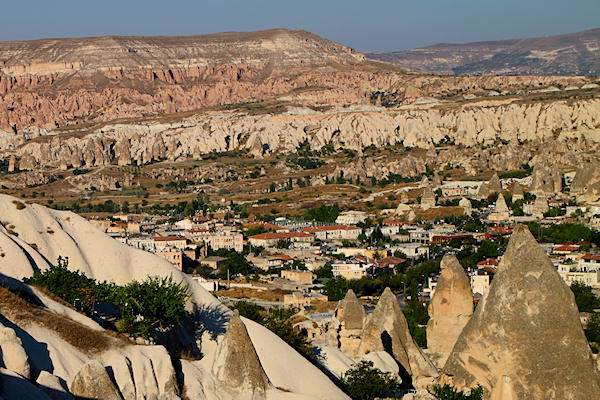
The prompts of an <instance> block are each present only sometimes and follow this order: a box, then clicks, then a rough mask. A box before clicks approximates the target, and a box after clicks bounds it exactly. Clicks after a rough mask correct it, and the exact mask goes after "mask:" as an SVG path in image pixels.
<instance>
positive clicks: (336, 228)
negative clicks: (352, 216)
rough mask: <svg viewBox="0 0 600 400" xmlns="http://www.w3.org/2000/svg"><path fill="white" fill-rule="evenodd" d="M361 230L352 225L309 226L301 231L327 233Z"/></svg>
mask: <svg viewBox="0 0 600 400" xmlns="http://www.w3.org/2000/svg"><path fill="white" fill-rule="evenodd" d="M357 229H358V230H360V228H359V227H358V226H350V225H328V226H309V227H308V228H302V229H300V230H301V231H302V232H327V231H354V230H357Z"/></svg>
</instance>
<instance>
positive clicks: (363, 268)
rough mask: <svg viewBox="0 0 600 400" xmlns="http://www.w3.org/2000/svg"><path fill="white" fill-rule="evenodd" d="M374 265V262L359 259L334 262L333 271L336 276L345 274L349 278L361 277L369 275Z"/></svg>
mask: <svg viewBox="0 0 600 400" xmlns="http://www.w3.org/2000/svg"><path fill="white" fill-rule="evenodd" d="M373 267H374V264H371V263H362V262H360V261H358V260H356V261H347V262H343V263H337V264H332V265H331V272H332V273H333V276H334V277H337V276H343V277H344V278H346V279H348V280H350V279H360V278H362V277H365V276H367V275H368V274H369V271H370V270H372V268H373Z"/></svg>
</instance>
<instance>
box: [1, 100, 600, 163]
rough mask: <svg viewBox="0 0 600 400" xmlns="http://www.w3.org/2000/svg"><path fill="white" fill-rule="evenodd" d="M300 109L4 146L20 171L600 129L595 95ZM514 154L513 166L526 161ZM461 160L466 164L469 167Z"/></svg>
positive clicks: (582, 133) (581, 137)
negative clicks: (452, 105) (424, 106)
mask: <svg viewBox="0 0 600 400" xmlns="http://www.w3.org/2000/svg"><path fill="white" fill-rule="evenodd" d="M301 110H304V111H306V113H303V112H301V111H300V110H299V109H294V110H291V111H290V112H289V113H287V114H281V115H274V114H266V115H250V114H248V113H239V112H222V111H213V112H209V113H204V114H201V115H195V116H192V117H190V118H186V119H183V120H180V121H177V122H170V123H166V122H163V123H153V122H151V121H150V122H147V123H143V124H113V125H106V126H103V127H101V128H98V129H96V130H93V131H92V132H90V133H87V134H78V135H50V136H48V135H45V136H41V137H37V138H34V139H32V140H29V141H24V140H23V138H22V137H20V136H19V135H17V134H10V133H6V134H5V135H4V138H5V141H4V143H3V144H2V145H3V148H2V149H3V150H5V151H6V150H8V151H10V152H11V153H13V152H14V154H16V155H17V157H18V158H19V160H20V161H19V168H20V169H33V168H35V167H36V166H38V165H49V166H54V167H61V166H63V168H66V167H80V166H84V165H85V166H90V167H91V166H105V165H110V164H118V165H128V164H144V163H146V162H149V161H153V160H162V159H168V160H182V159H185V158H197V157H199V156H200V155H202V154H207V153H211V152H224V151H233V150H243V151H245V152H247V153H249V154H252V155H254V156H255V157H262V156H263V155H265V154H268V153H272V152H279V151H281V152H294V151H296V150H297V148H298V147H299V146H300V145H305V144H308V145H309V147H310V148H312V149H314V150H317V149H321V148H322V147H323V146H326V145H332V146H333V147H334V148H345V149H351V150H354V151H357V152H361V151H362V150H363V149H364V148H365V147H368V146H371V145H373V146H376V147H382V146H386V145H395V144H403V145H404V146H407V147H421V148H433V147H434V145H436V144H439V143H444V142H450V143H454V144H457V145H464V146H475V145H486V144H491V143H494V142H496V141H507V142H514V143H517V142H524V141H552V140H555V139H557V140H558V141H564V140H575V139H577V140H578V141H581V142H582V143H588V145H584V147H588V146H590V145H592V144H593V143H595V142H596V137H597V135H596V134H597V133H598V132H599V131H600V101H599V100H587V101H580V102H575V103H571V104H570V103H567V102H564V101H560V102H553V103H548V104H533V105H525V104H509V105H502V106H490V107H478V108H473V107H462V108H458V109H453V110H442V109H438V108H432V109H428V110H399V111H386V110H378V111H374V110H373V109H372V108H370V109H366V110H365V111H350V112H343V110H337V111H336V112H327V113H321V112H314V111H313V112H310V110H307V109H301ZM448 156H450V157H451V156H452V155H448ZM451 158H452V157H451ZM516 158H517V160H516V162H517V164H516V165H515V167H516V168H518V166H519V165H520V163H523V162H526V161H527V159H524V160H521V159H520V158H519V157H516ZM567 161H568V160H567ZM408 164H413V165H408ZM408 164H407V165H405V166H404V167H406V168H404V167H403V168H401V169H405V170H415V172H419V171H420V170H424V165H419V163H418V162H413V163H408ZM464 164H465V165H464V167H465V169H469V168H470V167H469V165H468V163H466V162H465V163H464ZM350 174H351V173H350Z"/></svg>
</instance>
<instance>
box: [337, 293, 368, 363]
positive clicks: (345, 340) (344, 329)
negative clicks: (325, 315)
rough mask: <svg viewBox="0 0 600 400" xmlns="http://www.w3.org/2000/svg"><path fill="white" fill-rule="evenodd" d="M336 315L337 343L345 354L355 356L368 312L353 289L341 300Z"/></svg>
mask: <svg viewBox="0 0 600 400" xmlns="http://www.w3.org/2000/svg"><path fill="white" fill-rule="evenodd" d="M335 316H336V317H337V319H338V321H339V326H337V328H336V332H337V342H338V343H337V344H338V346H339V348H340V350H341V351H342V352H343V353H344V354H346V355H347V356H349V357H351V358H354V357H356V355H357V353H358V349H359V346H360V339H361V336H360V334H361V331H362V328H363V324H364V321H365V317H366V313H365V309H364V307H363V305H362V304H361V303H360V301H359V300H358V298H357V297H356V294H354V291H353V290H352V289H350V290H348V292H347V293H346V297H344V299H343V300H341V301H340V302H339V304H338V306H337V308H336V310H335Z"/></svg>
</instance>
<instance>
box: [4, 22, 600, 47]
mask: <svg viewBox="0 0 600 400" xmlns="http://www.w3.org/2000/svg"><path fill="white" fill-rule="evenodd" d="M279 29H281V30H288V31H296V30H303V31H307V32H310V33H313V34H315V35H318V36H319V37H321V38H323V39H327V40H330V41H333V42H336V43H338V44H341V45H344V46H347V47H352V48H353V49H354V50H355V51H358V52H360V53H394V52H403V51H408V50H412V49H418V48H425V47H430V46H439V45H466V44H471V43H482V42H496V41H504V40H518V39H536V38H544V37H551V36H563V35H570V34H577V33H581V32H585V31H592V30H597V29H600V26H598V27H594V28H589V29H583V30H580V31H575V32H562V33H551V34H548V35H542V36H528V37H505V38H499V39H486V40H470V41H463V42H436V43H429V44H425V45H422V46H418V47H412V48H408V49H397V50H370V49H364V50H362V49H356V48H354V47H353V46H350V45H349V44H347V43H343V42H339V41H336V40H333V39H331V38H328V37H325V36H322V35H319V34H317V33H315V32H312V31H309V30H308V29H304V28H284V27H273V28H265V29H255V30H248V31H236V30H229V31H220V32H208V33H196V34H194V33H192V34H185V35H164V34H156V35H141V34H140V35H135V34H110V33H108V34H99V35H85V36H49V37H39V38H33V39H15V40H2V39H1V38H0V43H7V42H33V41H41V40H68V39H92V38H101V37H140V38H142V37H145V38H159V37H194V36H209V35H219V34H226V33H251V32H263V31H273V30H279Z"/></svg>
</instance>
